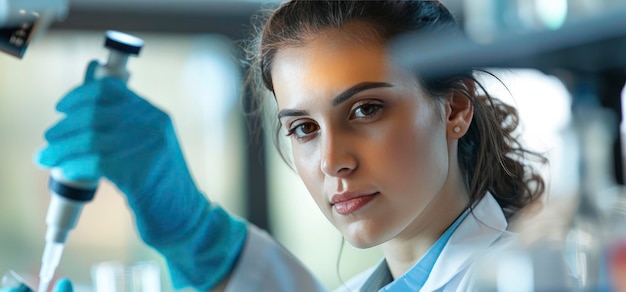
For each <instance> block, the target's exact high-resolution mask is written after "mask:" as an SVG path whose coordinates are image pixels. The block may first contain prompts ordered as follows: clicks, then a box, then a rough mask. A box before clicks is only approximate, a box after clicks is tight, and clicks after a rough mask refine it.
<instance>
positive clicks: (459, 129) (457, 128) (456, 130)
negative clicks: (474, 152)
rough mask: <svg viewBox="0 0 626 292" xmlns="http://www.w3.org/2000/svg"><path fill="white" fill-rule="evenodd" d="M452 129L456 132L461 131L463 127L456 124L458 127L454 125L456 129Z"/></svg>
mask: <svg viewBox="0 0 626 292" xmlns="http://www.w3.org/2000/svg"><path fill="white" fill-rule="evenodd" d="M452 130H453V131H454V132H455V133H459V132H461V127H459V126H456V127H454V129H452Z"/></svg>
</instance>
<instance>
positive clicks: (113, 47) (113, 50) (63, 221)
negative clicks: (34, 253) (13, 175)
mask: <svg viewBox="0 0 626 292" xmlns="http://www.w3.org/2000/svg"><path fill="white" fill-rule="evenodd" d="M104 46H105V47H106V48H107V49H109V56H108V59H107V61H106V63H102V64H100V65H99V66H98V67H97V68H96V70H95V72H94V78H96V79H98V78H104V77H115V78H118V79H120V80H122V81H124V82H127V81H128V78H129V76H130V74H129V73H128V70H126V63H127V61H128V57H129V56H130V55H138V54H139V51H140V50H141V48H142V47H143V40H141V39H140V38H137V37H135V36H132V35H129V34H125V33H122V32H118V31H113V30H109V31H107V32H106V38H105V43H104ZM97 187H98V180H97V179H96V180H83V181H76V180H68V179H66V178H65V176H64V175H63V170H62V169H59V168H53V169H52V170H51V171H50V184H49V186H48V188H49V190H50V195H51V198H50V204H49V206H48V213H47V215H46V225H47V228H48V229H47V231H46V246H45V248H44V252H43V256H42V263H41V270H40V271H39V288H38V289H37V291H38V292H46V291H47V289H48V285H49V284H50V281H51V280H52V277H53V276H54V271H55V270H56V268H57V266H58V265H59V262H60V261H61V255H62V253H63V248H64V246H65V242H66V241H67V236H68V234H69V232H70V231H71V230H72V229H74V228H75V227H76V223H77V222H78V217H79V216H80V212H81V210H82V208H83V206H84V204H85V203H87V202H89V201H91V200H92V199H93V197H94V195H95V192H96V189H97Z"/></svg>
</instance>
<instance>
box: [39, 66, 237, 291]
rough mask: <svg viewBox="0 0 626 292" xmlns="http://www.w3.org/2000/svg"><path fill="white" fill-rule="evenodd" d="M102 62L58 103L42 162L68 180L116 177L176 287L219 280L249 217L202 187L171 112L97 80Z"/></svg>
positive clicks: (121, 85)
mask: <svg viewBox="0 0 626 292" xmlns="http://www.w3.org/2000/svg"><path fill="white" fill-rule="evenodd" d="M96 66H97V63H96V62H95V61H94V62H91V63H90V64H89V66H88V69H87V73H86V77H85V82H84V84H82V85H81V86H78V87H77V88H75V89H74V90H72V91H71V92H69V93H68V94H67V95H66V96H65V97H64V98H63V99H62V100H61V101H60V102H59V103H58V104H57V110H58V111H59V112H61V113H63V114H65V118H64V119H62V120H61V121H60V122H59V123H57V124H56V125H54V126H53V127H52V128H50V129H49V130H48V131H47V132H46V133H45V138H46V140H47V141H48V146H47V147H46V148H44V149H43V150H41V151H40V152H39V153H38V155H37V156H36V158H35V160H36V163H37V164H38V165H40V166H41V167H43V168H52V167H58V168H60V169H61V170H62V172H63V174H64V176H65V177H66V178H68V179H77V180H84V179H90V180H95V179H97V178H99V177H105V178H107V179H108V180H110V181H111V182H113V183H114V184H115V185H116V186H117V187H118V188H119V189H120V190H121V191H122V192H123V193H124V194H126V197H127V200H128V204H129V206H130V208H131V209H132V210H133V212H134V214H135V220H136V224H137V229H138V231H139V234H140V236H141V238H142V239H143V240H144V242H146V243H147V244H148V245H150V246H152V247H154V248H155V249H156V250H157V251H159V252H160V253H161V254H163V255H164V256H165V258H166V260H167V262H168V267H169V270H170V274H171V276H172V282H173V284H174V286H175V287H176V288H182V287H187V286H191V287H195V288H197V289H199V290H208V289H209V288H212V287H214V286H215V285H216V284H217V283H218V282H219V281H220V280H222V279H223V278H224V277H225V276H226V275H228V273H229V272H230V271H231V269H232V268H233V266H234V264H235V262H236V259H237V256H238V255H239V253H240V252H241V249H242V248H243V244H244V242H245V239H246V226H245V223H243V222H242V221H240V220H238V219H235V218H233V217H232V216H230V215H229V214H227V213H226V212H225V211H224V210H223V209H222V208H220V207H219V206H217V205H216V204H212V203H210V202H209V201H208V200H207V199H206V197H205V196H204V195H203V194H202V193H200V191H199V190H198V189H197V188H196V185H195V183H194V182H193V179H192V177H191V175H190V173H189V170H188V168H187V165H186V163H185V160H184V157H183V154H182V152H181V150H180V147H179V144H178V140H177V138H176V134H175V132H174V127H173V125H172V121H171V120H170V117H169V116H168V115H167V114H166V113H164V112H163V111H161V110H159V109H157V108H156V107H154V106H153V105H151V104H150V103H148V102H147V101H146V100H144V99H142V98H141V97H139V96H138V95H136V94H135V93H134V92H132V91H131V90H129V89H128V88H127V87H126V85H125V84H124V83H123V82H121V81H120V80H117V79H114V78H103V79H94V78H93V77H92V76H93V72H94V70H95V68H96Z"/></svg>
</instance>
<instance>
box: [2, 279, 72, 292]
mask: <svg viewBox="0 0 626 292" xmlns="http://www.w3.org/2000/svg"><path fill="white" fill-rule="evenodd" d="M28 289H29V288H27V287H24V286H21V287H19V288H0V292H26V291H28ZM30 289H31V290H32V291H33V292H34V291H35V290H33V289H34V288H30ZM52 292H74V288H73V287H72V282H70V280H69V279H66V278H63V279H59V280H58V281H57V282H56V283H55V284H54V287H53V288H52Z"/></svg>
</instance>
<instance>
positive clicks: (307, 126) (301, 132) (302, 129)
mask: <svg viewBox="0 0 626 292" xmlns="http://www.w3.org/2000/svg"><path fill="white" fill-rule="evenodd" d="M317 130H318V127H317V125H316V124H314V123H300V124H297V125H294V126H292V127H291V128H290V129H289V131H287V136H292V135H293V136H295V137H296V139H303V138H306V137H307V136H309V135H311V134H313V133H315V132H316V131H317Z"/></svg>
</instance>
